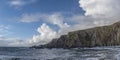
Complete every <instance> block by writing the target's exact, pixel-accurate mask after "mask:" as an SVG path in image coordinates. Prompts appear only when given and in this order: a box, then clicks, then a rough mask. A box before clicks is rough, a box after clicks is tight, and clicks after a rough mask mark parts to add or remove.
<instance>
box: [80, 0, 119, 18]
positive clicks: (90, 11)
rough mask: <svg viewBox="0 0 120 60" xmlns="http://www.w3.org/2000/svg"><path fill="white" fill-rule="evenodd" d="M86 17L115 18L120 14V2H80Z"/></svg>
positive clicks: (88, 0) (115, 0) (112, 0)
mask: <svg viewBox="0 0 120 60" xmlns="http://www.w3.org/2000/svg"><path fill="white" fill-rule="evenodd" d="M79 4H80V7H81V8H82V9H83V10H84V11H85V16H88V15H90V16H92V17H98V16H102V17H113V16H116V15H119V14H120V12H119V11H120V7H119V6H120V0H80V1H79Z"/></svg>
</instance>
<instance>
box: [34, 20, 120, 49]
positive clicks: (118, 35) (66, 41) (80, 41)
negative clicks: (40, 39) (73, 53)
mask: <svg viewBox="0 0 120 60" xmlns="http://www.w3.org/2000/svg"><path fill="white" fill-rule="evenodd" d="M115 45H120V22H117V23H114V24H112V25H109V26H102V27H95V28H90V29H86V30H78V31H73V32H69V33H68V34H67V35H62V36H61V37H60V38H57V39H53V40H52V41H51V42H50V43H48V44H45V45H40V46H33V47H36V48H76V47H96V46H115Z"/></svg>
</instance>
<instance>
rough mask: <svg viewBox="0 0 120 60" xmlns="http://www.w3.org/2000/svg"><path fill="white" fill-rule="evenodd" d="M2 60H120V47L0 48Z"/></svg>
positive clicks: (0, 58) (0, 59)
mask: <svg viewBox="0 0 120 60" xmlns="http://www.w3.org/2000/svg"><path fill="white" fill-rule="evenodd" d="M0 60H120V47H119V46H112V47H94V48H71V49H62V48H60V49H55V48H53V49H47V48H45V49H35V48H28V47H0Z"/></svg>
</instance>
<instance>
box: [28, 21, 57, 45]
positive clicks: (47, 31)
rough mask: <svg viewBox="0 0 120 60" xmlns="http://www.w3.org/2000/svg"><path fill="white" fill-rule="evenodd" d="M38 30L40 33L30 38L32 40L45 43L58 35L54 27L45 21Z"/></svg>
mask: <svg viewBox="0 0 120 60" xmlns="http://www.w3.org/2000/svg"><path fill="white" fill-rule="evenodd" d="M37 31H38V32H39V35H34V36H33V39H32V40H30V42H32V43H41V44H45V43H47V42H50V41H51V40H52V39H53V38H55V37H56V36H57V35H56V31H54V30H53V29H51V28H50V27H49V26H48V25H46V24H45V23H43V24H42V25H41V26H40V27H39V28H38V29H37Z"/></svg>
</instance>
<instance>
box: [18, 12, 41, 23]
mask: <svg viewBox="0 0 120 60" xmlns="http://www.w3.org/2000/svg"><path fill="white" fill-rule="evenodd" d="M40 19H41V15H39V14H35V15H33V14H23V15H22V16H21V18H20V21H21V22H26V23H30V22H38V21H39V20H40Z"/></svg>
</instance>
